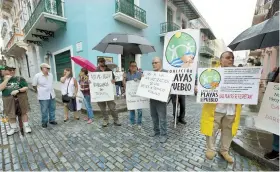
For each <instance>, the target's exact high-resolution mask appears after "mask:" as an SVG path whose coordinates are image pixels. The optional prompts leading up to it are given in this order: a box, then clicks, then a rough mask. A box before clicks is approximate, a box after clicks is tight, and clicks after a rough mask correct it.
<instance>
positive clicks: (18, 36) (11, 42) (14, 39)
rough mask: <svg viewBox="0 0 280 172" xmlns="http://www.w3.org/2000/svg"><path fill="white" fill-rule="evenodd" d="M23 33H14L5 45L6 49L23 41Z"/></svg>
mask: <svg viewBox="0 0 280 172" xmlns="http://www.w3.org/2000/svg"><path fill="white" fill-rule="evenodd" d="M22 40H23V35H22V34H20V33H13V35H12V37H11V39H10V40H9V42H8V43H7V44H6V45H5V48H6V50H9V49H10V48H11V47H12V46H13V45H14V44H15V43H16V42H18V41H22Z"/></svg>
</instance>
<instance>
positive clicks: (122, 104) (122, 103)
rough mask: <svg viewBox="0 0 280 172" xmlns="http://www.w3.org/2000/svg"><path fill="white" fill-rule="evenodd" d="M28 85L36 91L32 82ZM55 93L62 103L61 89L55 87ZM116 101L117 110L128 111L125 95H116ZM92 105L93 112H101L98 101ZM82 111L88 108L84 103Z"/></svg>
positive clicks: (58, 100)
mask: <svg viewBox="0 0 280 172" xmlns="http://www.w3.org/2000/svg"><path fill="white" fill-rule="evenodd" d="M28 87H29V89H30V90H32V91H34V89H33V88H32V86H31V84H28ZM55 95H56V98H55V99H56V102H58V103H62V100H61V97H62V95H61V92H60V90H56V89H55ZM115 103H116V109H117V112H125V111H127V107H126V99H125V98H124V97H117V96H115ZM91 105H92V108H93V112H94V114H95V115H96V114H101V110H100V108H99V106H98V105H97V103H91ZM107 110H108V107H107ZM82 112H84V113H86V108H85V106H84V105H83V107H82Z"/></svg>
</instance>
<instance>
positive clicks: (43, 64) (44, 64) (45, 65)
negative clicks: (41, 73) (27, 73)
mask: <svg viewBox="0 0 280 172" xmlns="http://www.w3.org/2000/svg"><path fill="white" fill-rule="evenodd" d="M43 67H46V68H49V69H50V68H51V66H50V65H49V64H47V63H42V64H41V65H40V68H43Z"/></svg>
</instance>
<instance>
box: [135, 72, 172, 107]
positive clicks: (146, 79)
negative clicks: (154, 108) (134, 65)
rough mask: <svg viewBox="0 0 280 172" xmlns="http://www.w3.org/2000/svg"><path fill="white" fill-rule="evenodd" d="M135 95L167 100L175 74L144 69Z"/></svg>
mask: <svg viewBox="0 0 280 172" xmlns="http://www.w3.org/2000/svg"><path fill="white" fill-rule="evenodd" d="M143 75H144V76H143V77H142V79H141V81H140V85H139V87H138V89H137V93H136V95H138V96H141V97H146V98H150V99H155V100H159V101H162V102H167V99H168V96H169V93H170V87H171V84H172V81H173V79H174V76H175V74H173V73H167V72H154V71H153V72H152V71H144V74H143Z"/></svg>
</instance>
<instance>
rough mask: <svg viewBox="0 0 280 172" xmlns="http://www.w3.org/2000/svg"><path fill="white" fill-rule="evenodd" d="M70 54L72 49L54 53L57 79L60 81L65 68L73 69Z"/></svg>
mask: <svg viewBox="0 0 280 172" xmlns="http://www.w3.org/2000/svg"><path fill="white" fill-rule="evenodd" d="M70 56H71V52H70V50H67V51H64V52H62V53H59V54H56V55H54V60H55V68H56V79H57V81H60V78H61V77H62V76H63V72H64V69H65V68H70V69H71V70H72V63H71V59H70Z"/></svg>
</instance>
